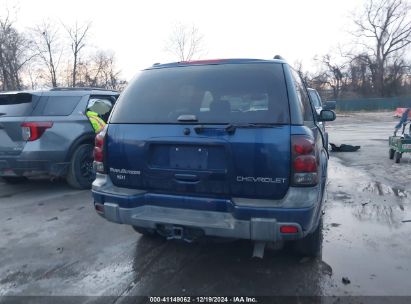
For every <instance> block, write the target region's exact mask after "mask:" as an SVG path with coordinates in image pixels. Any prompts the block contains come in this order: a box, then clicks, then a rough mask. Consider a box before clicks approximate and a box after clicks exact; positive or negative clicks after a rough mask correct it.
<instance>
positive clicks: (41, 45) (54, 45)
mask: <svg viewBox="0 0 411 304" xmlns="http://www.w3.org/2000/svg"><path fill="white" fill-rule="evenodd" d="M32 32H33V44H34V50H35V52H37V54H38V56H39V57H40V58H41V61H42V62H43V64H44V65H45V66H46V67H47V70H48V73H49V75H50V80H51V85H52V86H53V87H57V84H58V80H57V75H58V73H57V71H58V67H59V64H60V59H61V57H62V54H63V48H62V47H61V46H60V43H59V31H58V28H57V26H56V25H55V24H53V23H51V22H46V21H44V22H43V23H42V24H40V25H37V26H36V27H35V28H34V29H33V30H32Z"/></svg>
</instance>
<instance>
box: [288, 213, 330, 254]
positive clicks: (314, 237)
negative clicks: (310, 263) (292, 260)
mask: <svg viewBox="0 0 411 304" xmlns="http://www.w3.org/2000/svg"><path fill="white" fill-rule="evenodd" d="M322 228H323V221H322V218H321V219H320V222H319V224H318V226H317V228H316V229H315V230H314V232H312V233H310V234H309V235H307V236H306V237H305V238H303V239H301V240H298V241H294V246H293V249H294V252H295V253H297V254H298V255H301V256H305V257H319V256H321V250H322V241H323V235H322Z"/></svg>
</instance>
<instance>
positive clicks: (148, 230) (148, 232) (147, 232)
mask: <svg viewBox="0 0 411 304" xmlns="http://www.w3.org/2000/svg"><path fill="white" fill-rule="evenodd" d="M132 227H133V229H134V231H135V232H138V233H140V234H142V235H145V236H150V237H153V236H157V235H158V234H157V232H156V231H155V230H154V229H151V228H143V227H137V226H132Z"/></svg>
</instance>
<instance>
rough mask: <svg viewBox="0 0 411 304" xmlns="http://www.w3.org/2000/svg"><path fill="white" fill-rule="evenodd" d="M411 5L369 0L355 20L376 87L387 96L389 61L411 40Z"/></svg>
mask: <svg viewBox="0 0 411 304" xmlns="http://www.w3.org/2000/svg"><path fill="white" fill-rule="evenodd" d="M409 10H410V7H409V4H408V3H407V2H405V1H404V0H368V3H367V4H366V5H365V7H364V11H363V12H362V14H361V15H360V16H359V17H357V18H356V19H355V20H354V22H355V24H356V26H357V32H355V33H354V34H355V35H356V36H357V37H359V38H361V39H362V41H360V42H359V44H360V45H361V46H363V47H365V49H366V50H367V51H368V54H369V58H370V61H371V65H372V69H373V73H374V75H373V80H374V87H375V89H376V90H377V92H378V93H379V95H381V96H383V95H385V93H386V92H385V76H386V70H387V65H388V63H390V62H391V63H392V62H395V61H396V60H397V59H398V57H400V56H401V52H403V51H404V50H405V49H406V47H407V46H408V45H409V44H410V43H411V20H410V18H409Z"/></svg>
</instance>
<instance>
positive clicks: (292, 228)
mask: <svg viewBox="0 0 411 304" xmlns="http://www.w3.org/2000/svg"><path fill="white" fill-rule="evenodd" d="M280 232H281V233H298V228H297V227H296V226H290V225H284V226H281V227H280Z"/></svg>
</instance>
